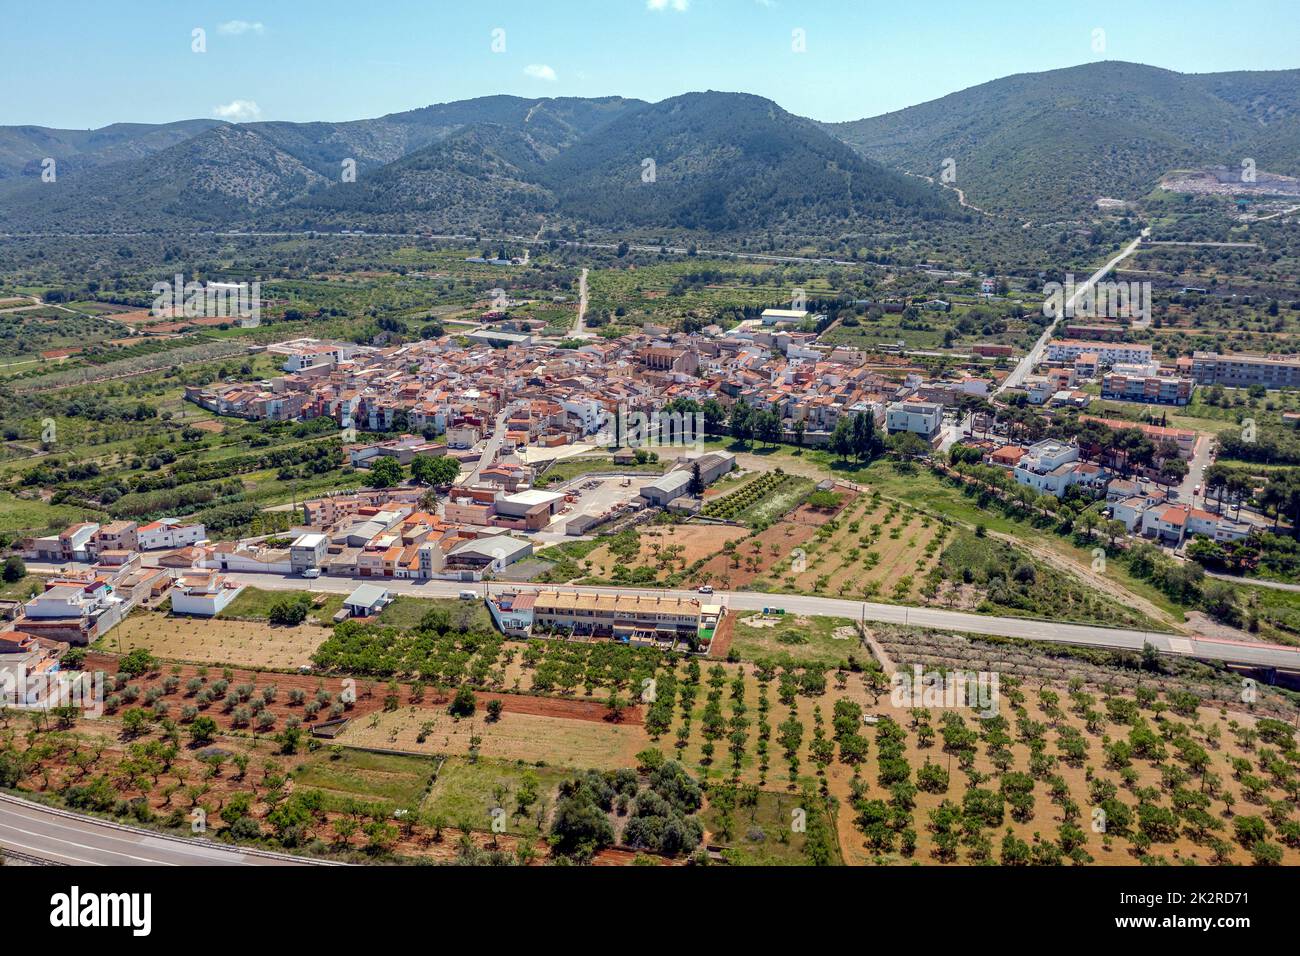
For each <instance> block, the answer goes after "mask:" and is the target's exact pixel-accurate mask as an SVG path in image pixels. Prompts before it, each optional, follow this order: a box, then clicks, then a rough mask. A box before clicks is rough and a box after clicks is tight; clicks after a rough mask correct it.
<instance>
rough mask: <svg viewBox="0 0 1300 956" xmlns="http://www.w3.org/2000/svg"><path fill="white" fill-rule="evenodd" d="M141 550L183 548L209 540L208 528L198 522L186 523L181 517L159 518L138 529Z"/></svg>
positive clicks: (137, 534)
mask: <svg viewBox="0 0 1300 956" xmlns="http://www.w3.org/2000/svg"><path fill="white" fill-rule="evenodd" d="M136 537H137V538H138V540H139V542H140V550H141V551H151V550H154V549H156V548H183V547H185V546H186V545H187V544H198V543H199V542H200V541H206V540H207V529H206V528H204V527H203V525H201V524H198V523H186V522H185V521H184V520H183V519H181V518H159V519H158V520H157V521H151V522H149V523H148V524H146V525H141V526H140V528H139V529H137V531H136Z"/></svg>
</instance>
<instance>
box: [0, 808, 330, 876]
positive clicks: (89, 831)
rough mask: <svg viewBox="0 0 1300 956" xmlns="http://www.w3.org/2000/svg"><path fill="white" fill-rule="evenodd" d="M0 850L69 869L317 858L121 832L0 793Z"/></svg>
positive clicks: (289, 862)
mask: <svg viewBox="0 0 1300 956" xmlns="http://www.w3.org/2000/svg"><path fill="white" fill-rule="evenodd" d="M0 847H4V848H10V849H13V850H15V851H17V852H19V853H23V854H26V855H28V856H35V857H39V858H40V859H42V860H47V861H49V862H52V863H62V864H67V865H70V866H307V865H311V864H313V863H314V862H315V861H313V860H305V859H298V858H295V857H291V856H287V855H285V854H252V853H247V852H245V851H244V850H242V849H239V848H237V847H230V848H226V847H220V846H212V845H209V844H205V843H198V842H195V841H190V840H186V839H184V838H173V837H165V836H159V835H157V834H153V833H149V832H147V831H143V830H138V829H134V828H119V827H115V826H112V825H110V824H108V823H105V822H103V821H101V820H95V819H92V818H90V817H83V816H78V815H75V814H68V813H59V812H56V811H55V810H52V809H51V808H49V807H44V806H42V805H40V804H37V803H32V802H30V801H27V800H23V799H20V798H18V797H12V796H9V795H8V794H0Z"/></svg>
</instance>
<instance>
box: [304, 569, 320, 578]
mask: <svg viewBox="0 0 1300 956" xmlns="http://www.w3.org/2000/svg"><path fill="white" fill-rule="evenodd" d="M302 576H303V577H304V578H318V577H320V568H308V569H307V570H306V571H304V572H303V573H302Z"/></svg>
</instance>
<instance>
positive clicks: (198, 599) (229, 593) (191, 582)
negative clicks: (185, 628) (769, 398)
mask: <svg viewBox="0 0 1300 956" xmlns="http://www.w3.org/2000/svg"><path fill="white" fill-rule="evenodd" d="M242 590H244V586H243V585H242V584H236V583H235V582H233V581H231V580H229V579H228V578H227V577H226V576H225V575H223V574H218V573H217V572H216V571H208V572H200V573H197V574H187V575H185V576H183V577H182V578H181V580H180V583H179V584H177V585H176V587H175V588H173V589H172V613H173V614H192V615H194V616H195V617H213V616H214V615H217V614H220V613H221V612H222V611H223V610H225V608H226V606H227V605H228V604H229V603H230V602H231V601H233V600H234V599H235V598H237V597H239V592H240V591H242Z"/></svg>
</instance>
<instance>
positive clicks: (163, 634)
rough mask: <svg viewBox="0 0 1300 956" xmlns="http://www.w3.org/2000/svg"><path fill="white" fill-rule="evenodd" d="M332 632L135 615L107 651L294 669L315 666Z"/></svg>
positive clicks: (309, 626) (307, 627) (302, 626)
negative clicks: (313, 658)
mask: <svg viewBox="0 0 1300 956" xmlns="http://www.w3.org/2000/svg"><path fill="white" fill-rule="evenodd" d="M329 636H330V629H329V628H326V627H318V626H316V625H314V624H300V625H298V626H297V627H272V626H271V625H270V624H263V623H260V622H257V621H223V620H220V619H218V618H213V619H210V620H202V619H198V618H177V617H171V616H170V615H162V614H133V615H131V616H130V617H128V618H127V619H126V620H125V621H123V622H122V623H121V624H119V625H118V626H117V627H115V628H114V629H113V631H112V632H111V633H110V634H109V635H108V637H107V638H105V641H104V647H105V650H113V651H116V650H118V646H119V642H120V645H121V650H122V651H123V652H124V653H125V652H127V651H130V650H133V649H135V648H137V647H146V648H148V649H149V650H150V651H151V652H152V653H153V654H154V655H155V656H156V657H162V658H166V659H168V660H177V661H195V662H199V663H213V664H234V665H236V666H239V667H256V668H269V669H293V668H297V667H301V666H303V665H304V664H310V663H311V655H312V653H313V652H314V651H315V650H316V648H318V647H320V645H321V644H322V643H323V642H324V641H325V639H326V638H327V637H329Z"/></svg>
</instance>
